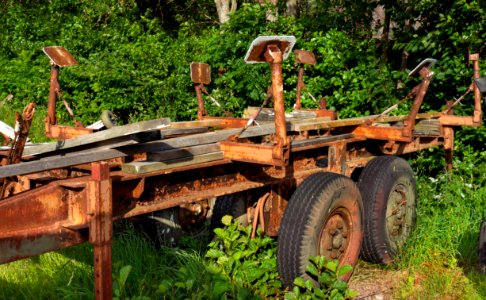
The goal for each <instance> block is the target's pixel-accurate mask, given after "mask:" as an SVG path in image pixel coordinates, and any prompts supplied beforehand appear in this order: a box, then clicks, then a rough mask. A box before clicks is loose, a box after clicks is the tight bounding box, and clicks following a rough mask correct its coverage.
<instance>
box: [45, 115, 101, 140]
mask: <svg viewBox="0 0 486 300" xmlns="http://www.w3.org/2000/svg"><path fill="white" fill-rule="evenodd" d="M48 121H49V119H48V117H46V119H45V121H44V129H45V131H46V136H47V137H48V138H52V139H62V140H64V139H72V138H76V137H79V136H82V135H86V134H88V133H92V132H93V129H90V128H81V127H70V126H61V125H51V124H49V122H48Z"/></svg>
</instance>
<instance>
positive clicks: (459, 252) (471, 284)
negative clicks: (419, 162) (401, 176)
mask: <svg viewBox="0 0 486 300" xmlns="http://www.w3.org/2000/svg"><path fill="white" fill-rule="evenodd" d="M455 166H456V169H455V171H454V173H453V174H452V175H449V174H439V175H438V176H437V177H434V178H431V177H426V176H421V177H419V178H418V191H419V204H418V210H417V227H416V229H415V231H414V233H413V235H412V237H411V239H410V241H409V242H408V243H407V245H406V247H405V248H404V249H403V253H402V254H401V257H400V259H399V260H398V262H397V266H398V267H399V268H400V269H402V270H408V272H409V273H408V276H407V277H406V278H405V279H404V280H402V281H401V283H400V285H399V290H398V291H397V293H396V295H395V296H396V297H397V298H400V299H439V298H440V299H459V298H461V299H484V298H485V297H486V284H485V283H484V275H481V274H479V268H478V264H479V253H478V242H479V226H480V224H481V221H482V220H483V219H484V217H485V214H486V184H485V183H486V178H484V176H473V175H471V174H475V173H476V174H477V173H482V172H484V171H485V170H486V164H484V163H478V164H471V163H465V162H463V161H456V162H455Z"/></svg>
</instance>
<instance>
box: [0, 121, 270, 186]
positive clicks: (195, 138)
mask: <svg viewBox="0 0 486 300" xmlns="http://www.w3.org/2000/svg"><path fill="white" fill-rule="evenodd" d="M240 132H241V129H239V128H237V129H223V130H219V131H215V132H207V133H199V134H194V135H189V136H182V137H176V138H171V139H166V140H158V141H152V142H147V143H143V144H136V145H129V146H124V147H120V148H116V149H86V150H82V151H73V152H68V153H62V154H57V155H52V156H49V157H45V158H42V159H40V160H34V161H29V162H22V163H19V164H15V165H8V166H3V167H0V178H4V177H9V176H15V175H23V174H30V173H35V172H41V171H47V170H52V169H58V168H65V167H69V166H75V165H79V164H85V163H90V162H95V161H101V160H106V159H112V158H116V157H124V156H128V155H133V154H136V153H143V152H157V151H163V150H173V149H176V148H184V147H191V146H196V145H206V144H212V143H216V142H219V141H223V140H225V139H227V138H228V137H230V136H232V135H235V134H237V133H240ZM274 132H275V126H274V125H273V124H265V125H262V126H254V127H250V128H248V129H247V130H246V131H245V132H244V133H243V134H242V135H241V137H242V138H246V137H255V136H261V135H267V134H272V133H274Z"/></svg>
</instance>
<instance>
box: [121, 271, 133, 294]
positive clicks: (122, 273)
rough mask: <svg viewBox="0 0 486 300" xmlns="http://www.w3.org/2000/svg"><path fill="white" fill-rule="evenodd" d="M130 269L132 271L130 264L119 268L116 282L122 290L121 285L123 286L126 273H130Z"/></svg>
mask: <svg viewBox="0 0 486 300" xmlns="http://www.w3.org/2000/svg"><path fill="white" fill-rule="evenodd" d="M131 271H132V266H130V265H126V266H124V267H123V268H121V269H120V275H119V277H118V284H119V285H120V290H123V287H124V286H125V283H126V281H127V279H128V275H130V272H131Z"/></svg>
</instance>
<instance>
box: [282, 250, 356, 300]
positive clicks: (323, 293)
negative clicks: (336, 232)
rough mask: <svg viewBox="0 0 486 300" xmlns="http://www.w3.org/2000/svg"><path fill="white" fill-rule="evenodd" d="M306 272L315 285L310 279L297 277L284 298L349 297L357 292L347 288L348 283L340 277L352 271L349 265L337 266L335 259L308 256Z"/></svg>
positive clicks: (335, 298) (352, 296) (336, 299)
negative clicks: (308, 261)
mask: <svg viewBox="0 0 486 300" xmlns="http://www.w3.org/2000/svg"><path fill="white" fill-rule="evenodd" d="M310 262H311V263H310V264H309V265H308V266H307V269H306V272H307V274H309V275H310V276H311V277H312V278H313V279H315V280H316V281H317V283H318V286H317V287H316V286H315V285H314V283H312V281H310V280H304V279H303V278H301V277H298V278H296V279H295V280H294V288H293V290H292V292H289V293H286V294H285V299H289V300H290V299H309V300H310V299H333V300H338V299H350V298H354V297H356V296H358V293H357V292H355V291H353V290H351V289H349V288H348V284H347V283H346V282H345V281H343V280H341V279H340V278H341V277H342V276H344V275H346V274H347V273H349V272H351V271H352V269H353V268H352V267H351V266H349V265H344V266H341V267H340V266H339V265H338V262H337V261H335V260H327V259H326V258H325V257H324V256H316V257H311V258H310Z"/></svg>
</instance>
